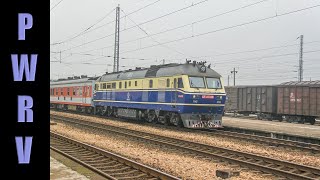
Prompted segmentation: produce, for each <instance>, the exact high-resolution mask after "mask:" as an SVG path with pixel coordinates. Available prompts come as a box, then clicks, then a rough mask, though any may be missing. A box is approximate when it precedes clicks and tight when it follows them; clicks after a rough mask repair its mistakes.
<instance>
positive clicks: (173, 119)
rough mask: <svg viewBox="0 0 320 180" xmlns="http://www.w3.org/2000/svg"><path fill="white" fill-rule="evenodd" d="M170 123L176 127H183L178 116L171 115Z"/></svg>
mask: <svg viewBox="0 0 320 180" xmlns="http://www.w3.org/2000/svg"><path fill="white" fill-rule="evenodd" d="M170 121H171V123H172V124H173V125H175V126H177V127H183V123H182V120H181V118H180V115H179V114H173V115H172V116H171V120H170Z"/></svg>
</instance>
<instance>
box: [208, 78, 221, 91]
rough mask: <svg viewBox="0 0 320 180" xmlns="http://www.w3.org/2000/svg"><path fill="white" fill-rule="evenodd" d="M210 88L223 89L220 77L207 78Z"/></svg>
mask: <svg viewBox="0 0 320 180" xmlns="http://www.w3.org/2000/svg"><path fill="white" fill-rule="evenodd" d="M206 80H207V86H208V88H209V89H221V82H220V79H219V78H206Z"/></svg>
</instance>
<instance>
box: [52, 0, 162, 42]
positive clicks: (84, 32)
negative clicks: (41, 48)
mask: <svg viewBox="0 0 320 180" xmlns="http://www.w3.org/2000/svg"><path fill="white" fill-rule="evenodd" d="M159 1H160V0H157V1H155V2H152V3H150V4H148V5H146V6H144V7H141V8H139V9H137V10H135V11H133V12H130V13H129V14H128V15H131V14H134V13H136V12H139V11H141V10H142V9H144V8H147V7H149V6H151V5H153V4H155V3H157V2H159ZM114 10H115V9H113V10H112V11H111V12H109V13H108V14H107V15H106V16H105V17H104V18H103V19H105V18H106V17H107V16H108V15H109V14H111V13H112V12H113V11H114ZM128 15H127V16H128ZM124 17H126V16H124ZM124 17H121V18H120V19H122V18H124ZM103 19H102V20H103ZM102 20H101V21H102ZM99 22H100V21H99ZM113 22H116V21H115V20H113V21H111V22H108V23H106V24H103V25H101V26H98V27H97V28H94V29H92V30H90V31H89V28H87V29H86V30H84V31H83V32H80V33H79V34H78V35H76V36H74V37H72V38H69V39H66V40H64V41H60V42H58V43H52V44H50V45H58V44H62V43H65V42H67V41H70V40H73V39H75V38H77V37H79V36H82V35H84V34H86V33H89V32H92V31H94V30H97V29H99V28H101V27H104V26H106V25H108V24H111V23H113ZM96 24H97V23H96ZM90 29H91V27H90Z"/></svg>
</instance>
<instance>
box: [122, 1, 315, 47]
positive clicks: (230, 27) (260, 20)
mask: <svg viewBox="0 0 320 180" xmlns="http://www.w3.org/2000/svg"><path fill="white" fill-rule="evenodd" d="M319 6H320V5H315V6H311V7H307V8H303V9H298V10H295V11H290V12H286V13H283V14H279V15H274V16H270V17H266V18H262V19H258V20H254V21H249V22H246V23H241V24H237V25H233V26H229V27H225V28H221V29H217V30H213V31H208V32H205V33H200V34H196V35H192V36H188V37H184V38H179V39H174V40H171V41H167V42H164V43H161V44H168V43H173V42H178V41H182V40H186V39H191V38H194V37H200V36H204V35H207V34H212V33H216V32H220V31H225V30H228V29H233V28H236V27H241V26H244V25H248V24H253V23H258V22H262V21H266V20H270V19H273V18H276V17H281V16H286V15H289V14H293V13H297V12H300V11H305V10H308V9H312V8H316V7H319ZM155 46H158V45H150V46H145V47H142V48H139V49H134V50H129V51H125V52H122V53H129V52H134V51H139V50H141V49H147V48H150V47H155Z"/></svg>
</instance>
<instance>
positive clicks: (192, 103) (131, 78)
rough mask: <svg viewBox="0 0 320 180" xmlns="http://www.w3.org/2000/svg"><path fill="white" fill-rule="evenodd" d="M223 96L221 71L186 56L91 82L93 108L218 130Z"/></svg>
mask: <svg viewBox="0 0 320 180" xmlns="http://www.w3.org/2000/svg"><path fill="white" fill-rule="evenodd" d="M225 98H226V94H225V89H224V86H223V82H222V77H221V75H220V74H218V73H217V72H216V71H214V70H213V69H211V68H210V65H209V66H207V65H206V62H196V61H193V62H191V61H190V60H187V61H186V63H185V64H176V63H171V64H164V65H152V66H150V68H136V69H134V70H131V69H130V70H126V71H121V72H115V73H106V74H104V75H102V76H101V77H99V78H98V79H97V80H95V86H94V91H93V97H92V108H93V111H94V112H95V113H97V114H99V115H104V116H116V117H125V118H130V119H136V120H144V121H148V122H151V123H162V124H173V125H175V126H184V127H187V128H221V127H222V114H223V111H224V104H225V100H226V99H225ZM76 109H78V110H79V109H81V108H76ZM82 110H83V109H82ZM87 111H88V110H87ZM89 111H91V110H89Z"/></svg>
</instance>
